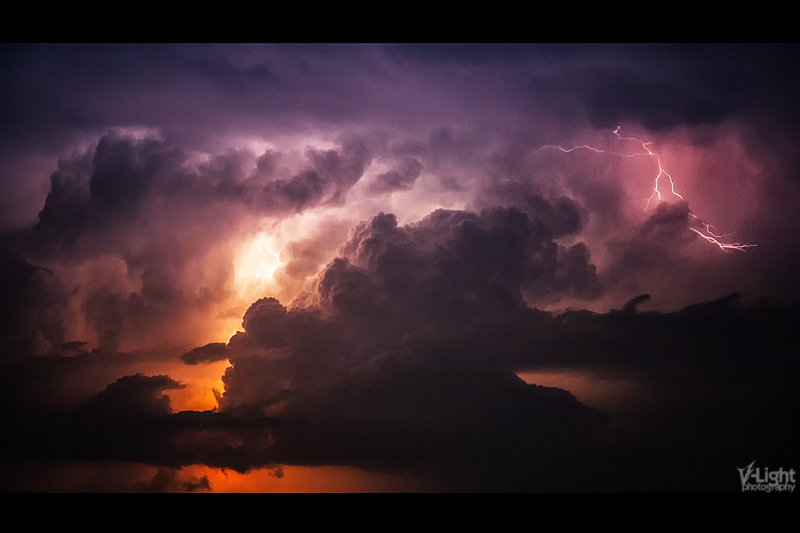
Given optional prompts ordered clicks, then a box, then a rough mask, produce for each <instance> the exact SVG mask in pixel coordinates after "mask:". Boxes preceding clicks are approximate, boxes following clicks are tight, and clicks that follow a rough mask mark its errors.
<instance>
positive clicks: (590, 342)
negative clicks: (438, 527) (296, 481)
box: [0, 45, 800, 492]
mask: <svg viewBox="0 0 800 533" xmlns="http://www.w3.org/2000/svg"><path fill="white" fill-rule="evenodd" d="M797 52H798V48H797V46H793V45H792V46H739V45H737V46H694V45H693V46H611V45H608V46H604V45H597V46H564V45H555V46H363V47H362V46H332V47H318V46H314V47H303V46H274V47H249V46H231V47H226V46H9V45H6V46H4V47H2V50H1V51H0V66H2V68H0V87H2V89H3V95H4V96H3V98H2V101H0V124H2V126H0V163H2V165H0V166H1V167H2V170H0V207H1V209H0V230H1V231H0V295H2V298H0V419H2V422H3V425H4V428H5V431H4V433H5V434H6V435H7V436H6V437H5V438H4V439H3V440H2V442H0V461H2V462H3V463H5V464H17V463H19V464H22V463H24V462H30V463H36V462H40V461H42V462H45V461H62V460H66V461H96V460H102V461H124V462H138V463H144V464H148V465H155V466H158V467H159V470H158V472H156V473H155V474H154V475H153V476H152V478H151V479H149V480H148V481H146V482H143V483H141V484H139V485H137V486H136V488H135V490H140V491H190V492H195V491H206V490H212V489H213V486H212V485H211V483H210V481H209V479H208V477H202V476H201V477H191V476H190V477H188V478H187V477H185V476H184V477H181V476H180V475H179V473H178V472H179V471H178V470H177V469H178V468H180V467H184V466H190V465H206V466H210V467H218V468H225V469H233V470H236V471H238V472H247V471H249V470H251V469H254V468H260V467H269V468H279V465H306V466H316V465H347V466H355V467H358V468H362V469H368V470H376V471H381V472H412V473H415V474H419V475H421V476H432V477H435V478H436V479H437V480H441V481H442V482H443V483H444V486H446V487H448V488H450V489H452V490H467V491H470V490H475V491H722V492H738V491H739V490H740V483H739V477H738V473H737V471H736V470H735V468H736V467H743V466H745V465H747V464H750V463H751V462H752V461H753V460H756V461H757V462H758V464H759V465H762V466H763V465H766V466H768V467H770V468H771V469H772V468H778V467H783V468H785V469H788V468H796V467H797V463H796V450H797V449H798V444H800V443H798V439H797V436H796V435H795V432H794V431H792V429H793V428H792V424H793V421H795V420H797V418H798V415H799V414H800V413H798V402H797V399H796V388H797V387H796V385H797V376H798V370H800V369H798V358H797V354H798V353H800V346H798V338H797V335H796V333H795V329H796V326H795V325H796V324H797V322H798V319H800V307H798V302H800V283H799V282H798V281H797V276H796V272H797V271H798V270H797V269H798V268H800V255H798V254H797V249H798V248H797V247H798V245H800V234H798V232H797V228H798V227H800V223H799V222H800V220H798V217H797V213H798V211H797V209H796V202H797V201H798V200H799V199H800V189H798V184H800V182H799V181H798V178H797V176H798V175H800V174H798V172H797V170H798V168H800V166H799V165H798V161H800V156H799V155H798V154H800V152H798V149H797V146H800V145H798V144H797V142H796V141H797V140H798V139H799V138H800V135H798V134H800V129H798V119H800V115H798V107H797V102H796V98H795V94H796V93H797V89H798V88H799V87H798V79H797V76H796V73H795V69H794V65H795V64H796V62H797V56H798V53H797ZM109 95H113V98H112V97H111V96H109ZM621 124H622V125H624V128H625V130H624V131H625V135H631V136H636V139H638V138H639V137H641V138H643V139H646V140H648V141H652V143H651V144H647V145H645V144H643V141H641V142H640V141H637V140H636V139H634V140H631V138H628V139H627V140H626V139H624V138H620V137H619V136H615V135H613V133H612V130H613V129H614V128H615V127H616V126H618V125H621ZM589 144H591V145H592V146H593V147H595V148H597V149H600V150H603V151H597V150H592V149H588V148H585V147H586V146H587V145H589ZM556 145H558V146H562V149H561V150H559V149H558V147H557V146H556ZM573 146H583V147H584V148H582V149H579V150H574V151H565V150H564V149H563V148H564V147H573ZM645 146H647V147H649V148H645ZM649 149H652V150H654V151H657V152H658V153H660V154H662V155H663V159H658V162H656V159H654V157H656V156H653V155H652V154H649V155H648V153H647V150H649ZM634 152H636V153H634ZM620 154H622V155H620ZM661 163H663V164H664V165H667V164H669V165H670V166H669V168H670V172H673V173H674V174H675V179H676V184H675V185H674V186H675V187H677V189H676V190H677V191H680V192H681V193H682V194H683V195H684V197H679V196H678V195H677V194H674V195H672V194H670V193H668V192H667V191H668V188H667V187H668V185H667V184H666V183H665V182H664V181H663V179H662V181H661V182H660V185H659V186H660V187H661V189H660V190H661V193H663V200H664V201H658V200H653V201H652V203H651V202H650V201H648V200H647V199H648V197H650V198H651V199H652V198H653V195H654V191H653V186H654V179H655V177H656V175H657V173H658V169H659V165H660V164H661ZM665 168H666V167H665ZM42 169H46V171H43V170H42ZM673 169H675V170H673ZM654 172H655V173H654ZM48 178H49V179H48ZM718 219H721V220H718ZM292 224H294V226H293V225H292ZM706 224H715V225H720V226H721V227H722V228H721V229H719V230H717V229H716V226H706ZM728 226H730V228H731V229H730V233H733V234H734V235H733V236H729V234H728V233H725V232H727V231H728V229H727V228H728ZM709 227H714V230H713V231H715V232H718V233H720V234H721V233H725V236H724V237H719V238H720V239H729V240H726V241H725V242H748V243H749V242H753V243H758V246H757V247H754V248H748V249H747V251H746V252H741V251H725V250H723V249H721V248H718V247H717V246H716V245H714V244H713V243H711V242H709V241H706V240H704V239H703V238H702V237H701V236H700V235H698V233H697V231H711V230H708V228H709ZM298 228H299V229H298ZM347 228H349V230H348V231H345V230H347ZM259 234H263V235H266V236H269V237H270V238H274V239H276V240H274V241H270V242H272V243H273V244H275V243H279V244H275V245H276V246H278V245H279V246H281V249H280V250H277V249H276V250H272V251H271V252H270V253H272V254H273V255H275V257H277V256H278V255H280V264H279V265H278V264H276V265H275V269H274V272H271V273H270V278H269V280H268V281H269V283H271V284H272V285H268V284H266V283H267V281H264V280H263V279H262V280H261V281H263V282H264V284H262V285H261V286H260V288H259V289H258V290H255V291H254V292H253V293H247V294H244V295H243V294H242V291H243V289H242V285H240V284H237V283H239V281H238V275H239V269H240V267H239V265H237V259H236V257H238V255H237V254H239V253H240V252H241V249H240V248H241V246H242V245H243V243H247V242H250V240H252V239H253V237H254V236H256V235H259ZM278 252H279V254H278ZM262 259H263V258H262ZM265 279H266V278H265ZM264 287H268V288H264ZM278 294H280V295H281V296H280V300H279V299H278V298H276V297H275V296H276V295H278ZM242 298H247V299H246V300H244V302H240V301H239V300H237V299H242ZM589 309H592V310H589ZM230 316H234V317H236V319H237V320H238V318H239V317H241V327H240V331H239V332H237V333H235V334H233V335H232V336H231V334H232V332H231V333H222V331H223V330H220V332H217V331H216V330H214V331H213V332H211V329H213V328H215V327H217V326H218V324H219V323H220V322H221V321H222V320H223V319H224V318H225V317H230ZM224 331H225V332H227V330H224ZM212 333H213V334H212ZM223 337H224V338H223ZM210 341H211V342H210ZM224 361H229V362H230V366H229V367H228V368H227V370H225V372H224V375H223V376H222V381H223V383H224V385H225V387H224V391H222V390H216V389H215V390H214V395H215V397H216V399H217V403H218V407H217V408H215V409H213V410H208V411H189V410H184V411H181V412H175V409H174V408H173V401H172V400H171V399H170V395H171V394H172V395H173V397H174V396H175V395H176V394H178V393H180V392H182V391H185V390H186V388H187V384H186V383H183V382H181V379H177V378H176V377H175V375H168V373H169V374H171V373H172V371H169V372H167V371H166V370H162V369H163V368H165V367H164V366H163V365H175V367H178V368H182V369H191V370H194V371H199V370H202V369H203V368H210V367H211V366H213V365H215V364H217V365H218V364H221V363H222V362H224ZM158 365H162V366H158ZM154 368H158V370H152V369H154ZM173 368H174V367H173ZM526 374H527V375H533V376H538V377H537V378H532V380H533V382H534V384H528V383H526V381H524V380H523V379H522V378H521V377H518V375H519V376H525V375H526ZM550 374H570V375H581V376H584V377H586V378H585V379H586V380H587V381H586V382H587V383H588V384H589V385H587V386H588V387H589V390H588V391H587V390H579V389H578V388H576V389H575V390H574V391H572V392H568V391H567V390H565V389H563V388H558V387H552V386H543V385H542V384H541V383H544V382H545V381H546V376H547V375H550ZM537 380H538V381H537ZM592 387H593V388H592ZM567 388H569V387H567ZM595 390H601V391H602V394H599V393H597V394H594V392H593V391H595ZM593 394H594V395H593ZM603 395H605V396H603ZM578 398H580V401H579V399H578ZM0 488H2V487H0Z"/></svg>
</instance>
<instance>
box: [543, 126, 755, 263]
mask: <svg viewBox="0 0 800 533" xmlns="http://www.w3.org/2000/svg"><path fill="white" fill-rule="evenodd" d="M621 128H622V127H621V126H617V127H616V128H614V130H613V131H612V133H613V134H614V135H615V136H616V137H617V139H619V140H620V141H632V142H635V143H637V144H638V145H639V146H641V148H642V150H641V151H636V152H633V153H622V152H614V151H612V150H602V149H600V148H595V147H593V146H588V145H585V144H583V145H580V146H573V147H572V148H562V147H561V146H556V145H552V144H548V145H545V146H542V147H541V148H539V149H538V150H537V151H539V150H543V149H545V148H555V149H557V150H560V151H562V152H564V153H565V154H568V153H571V152H574V151H575V150H591V151H592V152H596V153H598V154H611V155H615V156H619V157H625V158H631V157H638V156H647V157H655V158H656V163H657V164H658V173H657V174H656V177H655V180H654V183H653V192H652V194H651V195H650V197H649V198H647V203H646V204H645V206H644V210H645V211H647V209H648V208H649V207H650V203H651V202H652V201H653V199H655V200H656V202H660V201H661V199H662V192H661V190H660V189H659V188H658V184H659V181H661V178H662V177H663V176H666V177H667V179H668V180H669V194H672V195H673V196H677V197H678V198H680V199H681V200H683V199H684V198H683V196H682V195H680V194H678V192H677V191H675V180H674V179H673V178H672V175H671V174H670V173H669V172H667V171H666V170H664V167H663V166H662V165H661V157H660V156H659V155H658V153H657V152H654V151H653V150H651V147H652V145H653V143H652V142H647V141H642V140H641V139H637V138H635V137H623V136H622V135H620V134H619V130H620V129H621ZM664 194H667V193H664ZM689 215H690V216H692V218H694V219H695V220H696V221H697V223H698V224H700V225H702V226H704V227H705V232H706V233H703V231H701V230H699V229H697V228H693V227H689V229H690V230H692V231H693V232H695V233H697V234H698V235H700V236H701V237H702V238H703V239H705V240H706V241H708V242H710V243H711V244H714V245H716V246H718V247H719V249H720V250H722V251H723V252H727V251H729V250H738V251H740V252H744V251H746V249H747V248H752V247H755V246H758V245H757V244H755V243H750V242H748V243H738V242H737V243H725V242H722V241H720V240H719V239H724V238H725V237H730V236H731V235H733V234H732V233H729V234H726V235H719V234H717V233H715V232H716V231H717V229H716V228H715V227H714V226H712V225H711V224H706V223H705V222H703V221H701V220H700V219H699V218H698V217H697V216H696V215H695V214H694V213H691V212H690V213H689Z"/></svg>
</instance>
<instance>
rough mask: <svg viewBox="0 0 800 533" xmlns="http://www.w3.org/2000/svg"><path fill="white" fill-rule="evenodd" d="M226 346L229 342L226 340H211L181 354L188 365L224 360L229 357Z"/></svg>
mask: <svg viewBox="0 0 800 533" xmlns="http://www.w3.org/2000/svg"><path fill="white" fill-rule="evenodd" d="M226 347H227V344H225V343H224V342H210V343H208V344H206V345H205V346H199V347H197V348H193V349H191V350H190V351H188V352H186V353H185V354H183V355H182V356H181V360H183V362H185V363H186V364H187V365H196V364H199V363H212V362H214V361H224V360H225V359H227V358H228V355H227V354H228V351H227V350H226Z"/></svg>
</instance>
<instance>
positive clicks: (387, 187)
mask: <svg viewBox="0 0 800 533" xmlns="http://www.w3.org/2000/svg"><path fill="white" fill-rule="evenodd" d="M420 172H422V164H421V163H420V162H419V161H417V160H416V159H415V158H413V157H408V156H407V157H404V158H402V159H401V160H400V166H399V168H398V169H397V170H390V171H388V172H384V173H383V174H378V176H377V178H375V182H374V183H373V184H372V186H371V190H372V191H374V192H377V193H381V192H390V191H407V190H409V189H411V188H412V187H413V186H414V182H415V181H416V180H417V178H418V177H419V175H420Z"/></svg>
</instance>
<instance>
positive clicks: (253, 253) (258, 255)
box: [236, 232, 283, 296]
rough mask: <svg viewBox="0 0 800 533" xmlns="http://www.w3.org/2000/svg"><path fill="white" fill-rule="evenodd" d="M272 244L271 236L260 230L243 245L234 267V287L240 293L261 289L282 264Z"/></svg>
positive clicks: (244, 293)
mask: <svg viewBox="0 0 800 533" xmlns="http://www.w3.org/2000/svg"><path fill="white" fill-rule="evenodd" d="M274 244H275V243H274V239H273V238H272V237H271V236H269V235H267V234H266V233H264V232H261V233H259V234H258V235H256V237H255V238H254V239H253V240H252V241H250V243H249V244H246V245H245V247H244V250H243V252H242V257H241V259H240V261H239V265H238V268H237V269H236V287H237V289H238V291H239V294H240V295H242V296H244V295H246V294H248V293H252V292H253V291H258V290H261V289H263V288H264V287H265V286H266V285H267V284H268V283H269V282H270V281H272V278H273V276H274V275H275V271H276V270H277V269H278V268H279V267H280V266H281V265H283V261H281V258H280V255H279V254H278V252H276V251H275V249H274V248H273V247H274Z"/></svg>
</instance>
